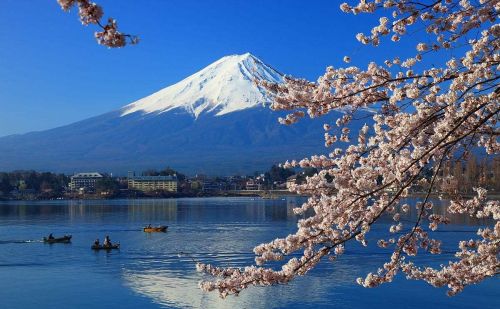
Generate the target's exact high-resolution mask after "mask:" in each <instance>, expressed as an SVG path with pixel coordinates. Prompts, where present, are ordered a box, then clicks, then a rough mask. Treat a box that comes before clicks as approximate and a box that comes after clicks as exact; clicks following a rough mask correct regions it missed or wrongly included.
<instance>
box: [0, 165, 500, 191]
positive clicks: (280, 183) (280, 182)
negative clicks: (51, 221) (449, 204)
mask: <svg viewBox="0 0 500 309" xmlns="http://www.w3.org/2000/svg"><path fill="white" fill-rule="evenodd" d="M315 173H317V170H316V169H314V168H305V169H298V170H295V169H285V168H283V167H280V166H277V165H273V166H272V167H271V168H270V169H269V170H268V171H265V172H255V173H253V175H232V176H220V177H214V176H207V175H203V174H197V175H194V176H191V177H189V176H186V175H184V174H182V173H180V172H178V171H176V170H174V169H172V168H170V167H167V168H165V169H162V170H156V169H149V170H145V171H142V172H140V173H136V172H134V171H129V172H128V173H127V176H113V175H112V174H107V173H101V172H95V171H82V172H77V173H75V174H73V175H65V174H56V173H50V172H43V173H41V172H36V171H14V172H8V173H6V172H0V200H51V199H112V198H174V197H207V196H249V195H251V196H261V197H263V198H273V197H276V196H278V195H285V194H294V192H292V191H291V190H290V189H291V188H292V187H293V186H295V185H297V184H302V183H304V182H305V181H306V178H307V177H310V176H313V175H314V174H315ZM424 177H429V178H430V177H431V174H429V175H428V176H424ZM499 177H500V158H494V159H493V160H490V161H488V160H479V159H477V158H476V157H474V156H471V157H470V158H469V159H468V160H466V161H463V162H452V161H450V162H446V163H445V165H444V167H443V169H442V171H441V173H440V174H439V177H438V179H437V181H436V186H435V188H434V193H437V194H457V193H460V194H466V195H467V194H472V193H473V190H474V188H475V187H478V186H481V187H483V188H486V189H487V190H488V192H489V194H494V195H498V194H499V192H500V182H499V181H498V178H499ZM332 181H334V180H333V179H332ZM396 189H397V188H388V189H387V191H388V192H391V191H395V190H396ZM427 189H428V188H426V187H425V185H423V186H421V185H418V184H415V185H413V186H412V187H411V192H412V193H414V194H418V193H422V192H426V191H427Z"/></svg>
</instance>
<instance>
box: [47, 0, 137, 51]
mask: <svg viewBox="0 0 500 309" xmlns="http://www.w3.org/2000/svg"><path fill="white" fill-rule="evenodd" d="M57 2H58V3H59V5H60V6H61V8H62V9H63V10H64V11H69V10H70V9H71V8H72V7H75V6H77V7H78V15H79V16H80V21H81V22H82V24H83V25H84V26H87V25H89V24H95V25H97V26H98V27H100V28H101V29H102V31H97V32H95V38H96V40H97V43H98V44H100V45H104V46H107V47H112V48H116V47H123V46H125V45H127V44H137V43H138V42H139V38H138V37H137V36H135V35H130V34H124V33H121V32H120V31H118V25H117V23H116V20H114V19H113V18H109V19H108V21H107V23H106V24H102V23H101V18H102V16H103V14H104V13H103V10H102V7H101V6H99V5H98V4H96V3H94V2H90V1H89V0H57Z"/></svg>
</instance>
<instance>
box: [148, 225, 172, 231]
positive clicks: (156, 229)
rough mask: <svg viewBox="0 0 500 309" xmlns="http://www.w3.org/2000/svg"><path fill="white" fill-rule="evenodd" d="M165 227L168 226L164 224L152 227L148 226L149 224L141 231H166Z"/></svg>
mask: <svg viewBox="0 0 500 309" xmlns="http://www.w3.org/2000/svg"><path fill="white" fill-rule="evenodd" d="M167 228H168V226H166V225H161V226H152V227H149V226H146V227H145V228H144V229H143V231H144V232H146V233H154V232H166V231H167Z"/></svg>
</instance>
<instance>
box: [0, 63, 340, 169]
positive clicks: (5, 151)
mask: <svg viewBox="0 0 500 309" xmlns="http://www.w3.org/2000/svg"><path fill="white" fill-rule="evenodd" d="M242 65H243V67H244V68H243V67H242ZM200 72H201V73H200ZM281 77H282V74H281V73H279V72H278V71H277V70H275V69H273V68H272V67H270V66H269V65H266V64H265V63H264V62H262V61H261V60H259V59H258V58H256V57H255V56H253V55H251V54H249V53H247V54H243V55H233V56H228V57H224V58H221V59H219V60H218V61H216V62H214V63H212V64H211V65H209V66H207V67H206V68H205V69H202V70H200V71H199V72H197V73H195V74H193V75H191V76H189V77H187V78H185V79H183V80H182V81H180V82H179V83H176V84H174V85H172V86H169V87H166V88H163V89H161V90H160V91H158V92H156V93H154V94H152V95H150V96H146V97H145V98H143V99H140V100H137V101H135V102H133V103H131V104H128V105H126V106H124V107H122V108H120V109H118V110H115V111H111V112H108V113H105V114H102V115H98V116H95V117H92V118H88V119H84V120H81V121H78V122H75V123H72V124H69V125H65V126H62V127H58V128H54V129H49V130H45V131H39V132H30V133H27V134H23V135H10V136H6V137H1V138H0V170H14V169H35V170H50V171H55V172H66V173H74V172H81V171H86V170H98V171H102V172H113V173H114V174H125V173H126V171H128V170H141V169H147V168H160V167H164V166H167V165H169V166H171V167H173V168H175V169H177V170H179V171H181V172H183V173H187V174H196V173H204V174H208V175H231V174H248V173H253V172H254V171H256V170H266V169H268V168H269V167H270V166H271V165H272V164H276V163H281V162H284V161H286V160H288V159H301V158H303V157H306V156H308V155H312V154H315V153H321V152H324V151H325V148H324V141H323V139H322V136H323V135H324V130H323V128H322V126H323V123H324V122H328V118H329V117H330V116H331V115H330V116H326V117H325V118H324V121H318V120H317V119H316V120H315V119H303V120H301V121H300V122H299V123H297V124H294V125H293V126H283V125H280V124H279V123H278V120H277V119H278V117H282V116H283V115H284V114H285V113H284V112H274V111H272V110H270V109H269V108H268V107H264V106H263V104H264V103H269V102H270V100H271V98H270V97H268V96H267V97H266V95H267V94H265V93H264V90H263V89H260V88H259V87H258V86H257V85H256V84H255V83H254V79H255V78H261V79H262V78H265V79H266V80H268V81H273V82H276V81H279V80H280V78H281ZM205 79H206V81H205ZM186 81H187V82H186ZM202 81H205V83H204V84H203V88H202V89H199V86H200V83H201V82H202ZM189 82H191V84H189ZM176 85H177V87H173V86H176ZM186 86H189V87H188V88H189V89H188V88H186ZM172 87H173V88H172ZM193 87H194V88H193ZM172 89H173V90H172ZM179 89H180V90H182V89H186V90H185V91H184V92H179V91H178V90H179ZM174 90H175V91H174ZM187 90H189V91H187ZM186 91H187V92H186ZM176 94H177V96H175V95H176ZM171 98H173V99H175V100H170V99H171ZM240 99H242V100H240ZM193 100H194V101H193ZM197 100H203V102H202V104H197V103H196V101H197ZM198 103H199V102H198ZM203 104H204V105H203ZM197 108H198V109H197Z"/></svg>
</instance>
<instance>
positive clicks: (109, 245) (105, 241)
mask: <svg viewBox="0 0 500 309" xmlns="http://www.w3.org/2000/svg"><path fill="white" fill-rule="evenodd" d="M111 245H112V244H111V239H109V236H108V235H106V237H105V238H104V243H103V246H104V247H111Z"/></svg>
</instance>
